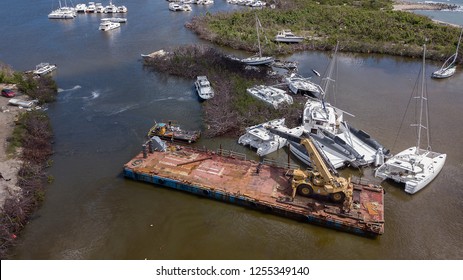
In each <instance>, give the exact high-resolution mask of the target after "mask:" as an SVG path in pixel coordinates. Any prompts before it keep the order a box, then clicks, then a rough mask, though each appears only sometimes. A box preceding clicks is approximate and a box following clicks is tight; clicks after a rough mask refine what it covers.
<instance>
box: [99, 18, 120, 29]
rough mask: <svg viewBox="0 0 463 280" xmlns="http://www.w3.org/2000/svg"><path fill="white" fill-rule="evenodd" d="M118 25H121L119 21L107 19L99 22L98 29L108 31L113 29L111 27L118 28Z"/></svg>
mask: <svg viewBox="0 0 463 280" xmlns="http://www.w3.org/2000/svg"><path fill="white" fill-rule="evenodd" d="M119 27H121V24H120V23H119V22H112V21H109V20H102V21H101V23H100V27H99V28H98V29H99V30H102V31H109V30H113V29H116V28H119Z"/></svg>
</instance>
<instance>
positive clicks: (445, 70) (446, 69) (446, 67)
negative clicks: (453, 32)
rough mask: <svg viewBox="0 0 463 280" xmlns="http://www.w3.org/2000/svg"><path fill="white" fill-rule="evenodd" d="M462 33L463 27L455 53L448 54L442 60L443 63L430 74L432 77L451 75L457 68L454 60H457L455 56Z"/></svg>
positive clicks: (439, 77) (440, 77) (438, 77)
mask: <svg viewBox="0 0 463 280" xmlns="http://www.w3.org/2000/svg"><path fill="white" fill-rule="evenodd" d="M462 34H463V28H462V29H461V32H460V37H459V38H458V43H457V50H456V51H455V53H454V54H453V55H452V56H450V57H449V58H448V59H447V60H446V61H445V62H444V64H442V66H441V68H439V69H438V70H436V71H434V72H433V73H432V75H431V77H432V78H436V79H444V78H448V77H451V76H453V75H454V74H455V72H456V70H457V65H456V61H457V56H458V49H459V47H460V42H461V36H462Z"/></svg>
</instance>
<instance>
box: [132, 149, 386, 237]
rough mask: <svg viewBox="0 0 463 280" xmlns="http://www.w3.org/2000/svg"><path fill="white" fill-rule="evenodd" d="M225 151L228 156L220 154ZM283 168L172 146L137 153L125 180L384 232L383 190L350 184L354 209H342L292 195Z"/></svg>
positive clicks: (334, 224)
mask: <svg viewBox="0 0 463 280" xmlns="http://www.w3.org/2000/svg"><path fill="white" fill-rule="evenodd" d="M225 154H228V155H230V156H223V155H225ZM286 171H287V170H286V169H284V168H281V167H276V166H270V165H267V164H262V163H257V162H255V161H249V160H245V159H240V158H238V157H237V156H236V155H234V154H232V153H231V152H229V151H225V150H218V151H216V152H213V151H206V150H195V149H193V148H191V147H179V146H171V147H169V148H167V149H166V151H165V152H159V151H153V152H151V153H145V155H143V153H140V154H138V155H137V156H136V157H134V158H133V159H132V160H131V161H129V162H128V163H127V164H125V166H124V168H123V174H124V176H125V177H126V178H129V179H133V180H137V181H143V182H148V183H151V184H155V185H158V186H162V187H167V188H171V189H175V190H180V191H185V192H189V193H192V194H196V195H199V196H204V197H208V198H211V199H216V200H221V201H226V202H230V203H233V204H237V205H240V206H245V207H249V208H251V209H255V210H261V211H265V212H267V213H271V214H275V215H281V216H284V217H289V218H293V219H297V220H302V221H305V222H308V223H314V224H319V225H323V226H326V227H330V228H333V229H336V230H342V231H347V232H352V233H356V234H360V235H364V236H370V237H371V236H378V235H380V234H382V233H383V232H384V192H383V190H382V189H381V188H378V187H375V186H372V185H365V184H360V182H359V183H354V186H353V196H354V197H353V200H354V201H356V202H357V203H356V205H357V206H356V207H355V211H351V212H341V211H340V209H341V208H342V207H341V206H340V205H337V204H334V203H331V202H329V201H328V200H323V199H322V198H308V197H302V196H296V198H295V199H294V200H293V201H291V200H290V199H288V198H290V196H291V193H292V191H291V186H290V182H288V178H287V177H286V176H285V173H286Z"/></svg>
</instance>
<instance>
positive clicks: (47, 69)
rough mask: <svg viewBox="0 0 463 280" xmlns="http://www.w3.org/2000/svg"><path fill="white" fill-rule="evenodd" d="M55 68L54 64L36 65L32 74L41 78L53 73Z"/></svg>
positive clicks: (43, 63)
mask: <svg viewBox="0 0 463 280" xmlns="http://www.w3.org/2000/svg"><path fill="white" fill-rule="evenodd" d="M56 68H57V67H56V65H55V64H50V63H47V62H42V63H40V64H38V65H37V66H36V67H35V70H34V71H32V73H33V74H34V75H39V76H43V75H46V74H48V73H51V72H53V71H54V70H55V69H56Z"/></svg>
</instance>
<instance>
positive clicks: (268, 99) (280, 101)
mask: <svg viewBox="0 0 463 280" xmlns="http://www.w3.org/2000/svg"><path fill="white" fill-rule="evenodd" d="M246 91H247V92H248V93H249V94H251V95H252V96H254V97H255V98H257V99H259V100H262V101H264V102H265V103H267V104H269V105H271V106H273V108H275V109H278V108H279V107H280V106H282V105H284V104H287V105H291V104H293V98H292V97H291V96H290V95H288V94H287V93H286V91H284V90H282V89H279V88H275V87H271V86H264V85H259V86H253V87H251V88H248V89H247V90H246Z"/></svg>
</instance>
